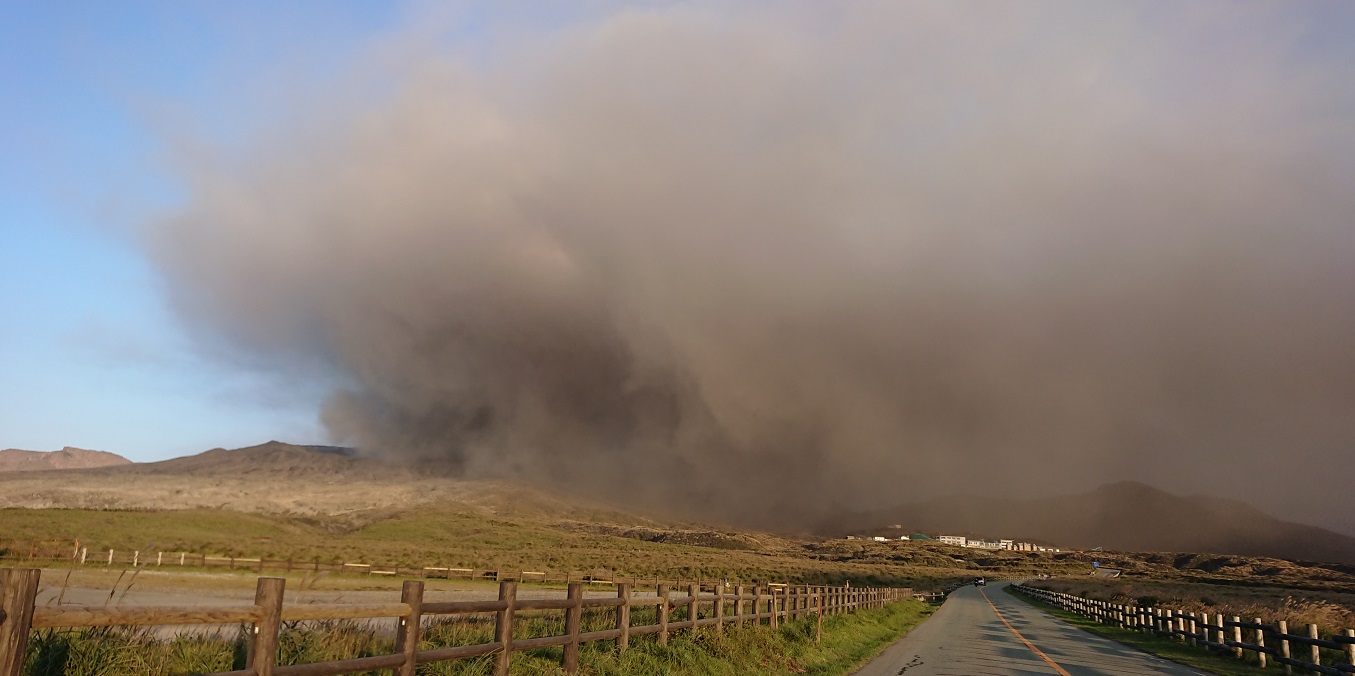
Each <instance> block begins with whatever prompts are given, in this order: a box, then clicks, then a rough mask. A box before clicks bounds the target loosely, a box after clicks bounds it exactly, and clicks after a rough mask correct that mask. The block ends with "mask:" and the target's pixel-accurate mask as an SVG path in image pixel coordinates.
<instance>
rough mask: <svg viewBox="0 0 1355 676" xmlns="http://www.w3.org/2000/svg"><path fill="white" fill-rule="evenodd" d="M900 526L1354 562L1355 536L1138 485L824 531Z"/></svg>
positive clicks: (901, 515)
mask: <svg viewBox="0 0 1355 676" xmlns="http://www.w3.org/2000/svg"><path fill="white" fill-rule="evenodd" d="M888 524H898V525H901V526H902V527H903V528H904V529H909V530H908V532H910V533H911V532H917V531H923V532H928V533H953V534H957V535H974V536H981V537H985V538H991V539H996V538H1011V539H1016V540H1022V539H1025V540H1034V541H1047V542H1053V543H1057V544H1059V545H1062V546H1064V547H1074V548H1088V549H1089V548H1093V547H1103V548H1105V549H1107V550H1118V551H1127V552H1204V553H1213V554H1240V555H1252V556H1270V557H1276V558H1286V559H1297V560H1308V561H1329V562H1341V563H1355V538H1352V537H1350V536H1347V535H1342V534H1340V533H1336V532H1333V531H1329V530H1326V529H1323V528H1318V527H1316V526H1309V525H1304V524H1299V523H1293V522H1288V521H1282V520H1280V519H1277V518H1275V517H1272V516H1270V515H1268V514H1265V513H1263V512H1261V511H1259V510H1257V509H1256V508H1254V507H1251V506H1249V505H1246V504H1243V503H1241V502H1236V501H1233V500H1225V499H1221V498H1213V497H1204V496H1190V497H1183V496H1178V495H1173V494H1170V493H1167V492H1165V491H1162V490H1158V489H1156V488H1153V487H1152V486H1147V485H1144V484H1141V483H1136V482H1130V481H1126V482H1121V483H1115V484H1109V485H1105V486H1101V487H1099V488H1096V489H1094V490H1092V491H1089V492H1086V493H1080V494H1076V495H1064V496H1056V497H1047V498H1034V499H1010V498H994V497H982V496H967V497H959V496H956V497H947V498H937V499H933V500H927V501H924V502H917V503H912V504H904V505H899V506H897V507H893V508H888V509H881V510H875V511H871V512H864V513H856V514H851V515H844V516H842V517H839V518H837V519H833V520H832V521H829V522H826V523H824V524H823V525H822V526H821V528H820V530H822V531H823V532H824V533H836V532H843V531H847V532H852V531H858V530H870V529H875V528H880V527H882V526H885V525H888Z"/></svg>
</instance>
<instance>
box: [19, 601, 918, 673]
mask: <svg viewBox="0 0 1355 676" xmlns="http://www.w3.org/2000/svg"><path fill="white" fill-rule="evenodd" d="M932 610H933V608H932V607H931V606H928V605H926V604H923V603H920V602H916V601H905V602H899V603H894V604H891V605H889V606H888V607H885V608H879V609H872V610H867V611H862V612H860V613H856V614H853V615H832V616H828V617H826V618H825V619H824V623H823V636H822V641H821V642H816V641H815V634H816V631H815V623H814V621H813V620H797V621H793V622H787V623H784V624H782V625H781V626H780V627H778V628H777V629H771V628H770V627H766V626H760V627H754V626H751V625H748V626H743V627H736V626H727V627H726V630H725V632H724V633H723V634H716V633H715V631H714V630H713V629H709V628H707V629H702V630H699V631H697V632H696V633H692V632H680V633H677V634H675V635H674V636H673V637H671V638H670V640H669V642H668V645H666V646H660V645H658V643H657V642H656V641H655V640H654V638H653V637H652V636H644V637H636V638H634V639H632V643H631V649H630V650H629V651H627V652H626V653H625V654H624V655H622V654H619V653H618V652H617V651H616V649H615V647H614V646H613V644H612V642H610V641H604V642H596V643H588V644H584V645H583V646H582V647H581V649H580V671H581V673H583V674H599V675H609V676H610V675H613V674H616V675H619V674H675V675H682V674H692V675H696V674H729V675H731V676H733V675H740V674H748V675H752V676H757V675H767V676H771V675H773V674H775V675H780V674H787V673H802V674H821V675H824V676H829V675H835V674H845V673H849V672H850V671H851V670H852V669H853V668H854V667H855V666H856V665H858V664H860V663H861V662H863V661H865V660H867V659H869V658H871V657H873V656H874V655H876V654H878V653H879V652H880V651H881V650H883V649H884V647H885V646H887V645H888V644H889V643H891V642H892V641H894V640H895V639H897V638H899V637H900V636H902V635H904V634H905V633H907V631H908V630H909V629H911V628H912V627H914V626H916V625H917V624H919V623H921V622H922V621H923V620H924V619H926V617H927V616H928V615H930V614H931V612H932ZM650 612H651V613H652V612H653V611H650ZM682 612H683V611H682V610H678V611H677V614H676V615H675V617H674V620H675V621H678V620H681V619H685V618H683V617H682ZM611 617H612V616H611V615H610V613H606V612H588V613H586V614H585V617H584V623H583V624H584V626H583V630H584V631H592V630H595V629H602V628H608V627H610V621H611ZM632 621H633V622H634V623H635V624H637V625H638V624H645V623H648V622H652V621H653V618H652V617H648V618H646V617H645V616H644V615H643V613H637V614H636V615H635V616H633V618H632ZM517 629H518V631H515V632H514V635H515V638H526V637H529V636H546V635H554V634H559V633H561V632H562V630H563V621H562V619H561V618H560V617H559V613H555V614H553V615H552V614H547V613H537V614H535V615H534V616H529V617H527V618H526V621H523V622H520V623H519V624H518V625H517ZM492 632H493V625H492V623H491V622H489V621H486V620H480V621H468V620H458V621H449V622H441V623H435V624H432V625H429V626H427V627H426V628H425V631H424V636H425V640H424V644H423V647H424V648H434V647H443V646H448V645H469V644H474V643H482V642H488V641H490V640H492V638H491V637H492ZM245 645H246V642H245V636H244V634H243V633H242V631H241V630H238V629H237V630H233V631H227V632H224V633H221V634H218V635H210V636H178V637H173V638H167V639H165V638H156V637H155V636H153V635H151V634H150V633H148V632H145V631H135V630H120V629H112V628H98V629H86V630H78V631H77V630H72V631H42V632H39V633H38V634H37V635H36V636H35V637H34V639H33V640H31V641H30V643H29V651H28V657H27V662H26V665H25V671H24V673H26V674H31V675H32V676H84V675H86V674H90V675H92V674H99V676H123V675H126V676H133V675H135V676H141V675H143V674H149V673H157V674H167V673H193V672H208V671H226V670H230V669H239V668H242V667H243V663H244V662H243V661H244V655H245ZM393 647H394V646H393V641H392V640H391V639H390V638H389V637H385V636H382V635H381V634H380V633H379V632H376V631H373V630H371V629H366V628H363V627H362V626H360V625H358V624H355V623H352V622H325V623H309V624H298V625H293V626H289V627H287V628H286V629H285V630H284V632H283V635H282V636H281V639H280V656H281V658H280V663H281V664H301V663H306V662H318V661H325V660H332V659H343V658H349V657H365V656H371V655H382V654H389V653H390V652H392V651H393ZM559 660H560V649H558V648H557V649H547V650H537V651H526V652H522V653H515V654H514V658H513V669H512V673H513V674H524V675H525V674H558V673H561V670H560V668H559ZM491 666H492V662H491V660H490V659H489V658H478V659H469V660H458V661H453V662H444V663H438V664H429V665H424V666H422V667H420V668H419V672H418V673H419V674H423V675H428V676H433V675H453V674H456V675H463V674H464V675H470V674H488V673H491ZM373 673H376V672H373Z"/></svg>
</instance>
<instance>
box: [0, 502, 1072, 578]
mask: <svg viewBox="0 0 1355 676" xmlns="http://www.w3.org/2000/svg"><path fill="white" fill-rule="evenodd" d="M0 522H3V523H4V524H5V533H4V536H5V542H0V557H3V558H4V560H5V563H6V565H22V564H23V563H24V562H25V557H26V556H27V552H28V551H29V549H30V547H31V546H32V545H33V544H34V543H36V544H38V545H39V546H38V548H39V549H45V550H46V551H47V552H48V557H47V558H46V559H45V560H44V561H42V562H40V563H44V564H45V563H46V562H47V561H50V560H51V558H52V556H55V557H57V558H58V559H61V558H68V557H70V552H72V551H74V548H75V542H76V540H79V541H80V543H81V545H82V546H85V547H87V548H88V550H89V558H88V562H89V563H88V564H87V565H92V566H95V565H100V562H101V561H106V556H107V551H108V549H114V550H116V552H117V561H118V562H119V563H118V564H116V565H126V563H127V559H128V558H129V556H130V554H131V552H132V551H133V550H141V551H143V552H144V553H143V556H142V559H141V562H142V563H143V564H145V563H148V562H149V564H150V565H154V561H155V557H154V552H157V551H161V552H166V553H167V555H166V557H165V562H166V564H167V565H169V564H174V563H177V556H175V553H177V552H181V551H182V552H188V553H189V554H199V555H200V554H205V555H209V556H234V557H241V558H259V557H262V558H265V559H268V560H270V561H285V560H288V559H290V560H292V561H294V562H297V563H307V562H313V561H319V562H322V563H338V562H361V563H371V564H376V565H399V566H404V567H422V566H443V567H451V568H474V569H480V570H506V571H517V570H546V571H551V572H555V573H561V572H582V573H592V574H606V573H614V574H618V575H627V576H641V577H645V576H651V575H659V576H662V577H665V578H673V577H682V578H695V577H698V576H699V577H703V578H705V579H730V580H738V581H740V582H742V583H755V582H765V581H770V580H776V581H788V582H803V583H808V584H842V583H843V582H845V581H848V580H850V581H851V583H852V584H853V585H862V586H913V587H916V588H932V587H936V586H944V585H945V584H946V583H947V582H949V581H951V580H953V579H959V578H963V577H968V576H970V575H972V574H980V573H981V572H982V571H980V570H978V569H971V568H972V567H971V566H970V565H969V564H967V563H965V562H961V561H955V560H953V559H951V558H950V557H949V556H945V555H942V554H940V553H938V552H934V551H932V549H933V548H934V546H932V547H928V546H926V545H917V546H913V545H885V544H882V543H871V544H860V543H856V542H853V543H846V542H845V541H829V542H827V543H819V544H814V543H802V542H795V541H790V540H786V539H782V538H774V537H765V538H763V539H764V540H765V541H766V542H767V543H768V544H766V546H765V548H762V549H755V550H738V549H725V548H718V547H703V546H697V545H690V544H674V543H668V542H652V541H648V540H643V539H636V538H629V537H620V536H616V535H606V534H600V533H595V532H587V531H586V530H580V529H578V528H572V527H570V526H569V525H567V524H562V523H560V522H559V521H558V520H556V519H554V518H552V517H550V516H548V515H545V516H543V515H539V514H527V515H515V514H500V515H487V514H484V513H483V512H476V511H473V510H469V508H467V507H466V506H464V505H455V504H446V505H441V506H430V507H421V508H419V509H415V510H410V511H407V512H401V513H394V514H386V515H382V516H380V517H376V516H372V517H370V518H367V519H365V520H363V521H361V522H354V521H344V520H342V519H339V518H329V517H301V516H286V515H259V514H243V513H239V512H228V511H214V510H181V511H99V510H78V509H4V510H0ZM1012 561H1013V562H1024V559H1020V558H1013V559H1012ZM1045 563H1050V562H1045ZM1022 565H1025V564H1024V563H1022ZM1051 565H1052V564H1051ZM943 566H944V567H943ZM213 570H221V569H220V568H213Z"/></svg>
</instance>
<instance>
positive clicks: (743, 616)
mask: <svg viewBox="0 0 1355 676" xmlns="http://www.w3.org/2000/svg"><path fill="white" fill-rule="evenodd" d="M40 575H41V571H40V570H36V569H10V570H0V676H19V675H20V669H21V668H22V666H23V661H24V655H25V651H26V646H27V642H28V637H29V634H30V633H31V631H32V630H33V629H41V628H76V627H98V626H155V625H170V626H180V625H194V624H201V625H211V624H233V623H242V624H249V625H252V631H251V632H249V636H250V642H249V648H248V653H247V655H248V656H247V662H246V667H245V668H244V669H242V670H237V671H229V672H218V673H216V674H212V675H210V676H330V675H337V674H346V673H350V672H354V671H367V670H373V669H391V670H392V672H393V673H394V674H397V675H398V676H414V673H415V672H414V670H415V667H416V666H417V665H420V664H426V663H429V662H441V661H446V660H455V659H464V658H471V657H478V656H481V655H494V656H495V657H494V660H495V662H494V664H495V666H494V673H495V674H496V675H497V676H506V675H507V674H508V668H509V665H510V663H511V661H512V658H513V652H514V651H519V650H532V649H538V648H547V647H553V646H561V647H563V649H564V654H563V657H562V658H561V664H562V666H563V667H564V671H565V673H569V674H573V673H577V671H578V665H579V645H580V644H582V643H587V642H589V641H615V642H616V648H617V650H619V651H622V652H624V651H625V650H626V649H627V646H628V644H629V641H630V638H631V637H632V636H640V635H645V634H655V635H656V638H657V640H658V642H659V644H661V645H665V644H667V642H668V637H669V635H670V634H671V633H672V632H675V631H680V630H683V629H687V630H691V631H695V630H696V629H697V628H699V627H707V626H708V627H710V628H711V630H712V631H715V632H717V633H718V632H723V631H724V627H725V625H727V624H729V623H735V624H744V623H747V622H751V623H754V624H761V623H762V622H763V621H764V620H765V621H766V622H767V624H769V625H770V626H772V627H776V626H777V625H778V623H779V622H782V621H786V620H794V619H800V618H806V617H815V618H818V622H819V624H818V626H819V628H820V630H821V629H822V623H823V615H824V614H825V613H827V614H833V613H848V612H855V611H857V610H860V609H865V608H877V607H881V606H883V605H885V604H887V603H892V602H894V601H900V600H906V599H911V598H912V597H913V595H912V590H911V589H890V588H864V587H862V588H858V587H811V586H804V585H800V586H790V585H787V586H782V587H754V588H752V589H751V590H749V589H745V588H744V586H743V585H739V586H736V587H735V588H734V589H733V590H732V593H730V590H729V589H727V588H726V585H724V584H716V585H712V589H711V593H709V594H707V593H705V591H704V590H703V589H702V588H701V587H700V586H699V585H696V584H692V585H689V586H688V588H687V590H686V594H685V595H682V596H674V595H673V594H672V590H671V589H670V588H669V587H668V586H667V585H660V586H659V587H658V589H657V593H656V594H655V595H654V596H652V597H651V596H643V597H641V596H635V595H634V594H633V593H632V590H631V586H630V585H629V584H628V583H620V584H618V585H617V589H616V596H615V597H614V598H606V597H603V598H597V597H595V598H585V597H584V593H583V588H584V585H583V583H581V582H572V583H570V584H569V587H568V591H567V592H566V593H565V595H564V596H563V597H562V598H548V599H518V598H517V585H518V583H517V582H511V581H510V582H501V583H500V584H499V597H498V599H497V600H486V601H441V602H434V601H424V600H423V591H424V589H423V587H424V585H423V582H422V581H419V580H406V581H405V583H404V588H403V589H402V591H401V594H400V600H399V602H392V603H369V604H286V603H284V586H285V584H286V580H284V579H282V578H273V577H261V578H259V580H258V584H257V587H256V590H255V596H254V604H253V605H223V606H215V607H207V606H191V607H175V606H145V607H129V608H83V607H82V608H69V607H55V608H52V607H39V606H36V605H35V601H36V597H37V591H38V582H39V576H40ZM637 606H640V607H654V608H656V609H657V612H656V615H657V619H658V621H657V623H656V624H651V625H643V626H631V619H630V616H631V612H630V611H631V609H632V608H634V607H637ZM587 608H613V609H615V611H614V619H615V623H614V625H613V626H614V628H611V629H605V630H599V631H588V632H585V631H582V622H581V618H582V613H583V611H584V609H587ZM524 610H537V611H549V610H556V611H563V612H564V619H565V622H564V633H563V634H561V635H559V636H539V637H531V638H514V635H513V625H514V618H515V615H516V613H517V612H519V611H524ZM674 610H684V611H685V612H683V613H681V614H680V615H679V616H680V617H682V618H683V619H682V620H681V621H672V620H673V615H674V614H673V611H674ZM485 614H492V615H493V617H494V640H493V641H492V642H490V643H480V644H475V645H449V646H443V647H438V648H431V649H420V647H419V646H420V640H421V638H422V635H421V632H422V630H423V625H424V622H425V620H428V619H431V618H435V617H446V616H465V615H485ZM383 618H395V619H396V620H398V625H397V629H396V638H395V645H396V651H395V652H394V653H392V654H390V655H378V656H373V657H360V658H353V659H343V660H337V661H332V662H318V663H310V664H296V665H285V666H284V665H278V664H277V656H278V638H279V632H280V631H281V628H282V623H283V622H290V621H300V620H367V619H383Z"/></svg>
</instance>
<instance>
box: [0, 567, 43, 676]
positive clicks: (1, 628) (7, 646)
mask: <svg viewBox="0 0 1355 676" xmlns="http://www.w3.org/2000/svg"><path fill="white" fill-rule="evenodd" d="M41 575H42V571H41V570H37V569H28V568H14V569H11V570H0V676H20V670H21V669H23V667H24V657H25V655H27V651H28V632H29V630H30V629H31V628H32V624H33V605H34V602H35V601H36V599H37V596H38V578H39V577H40V576H41Z"/></svg>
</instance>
